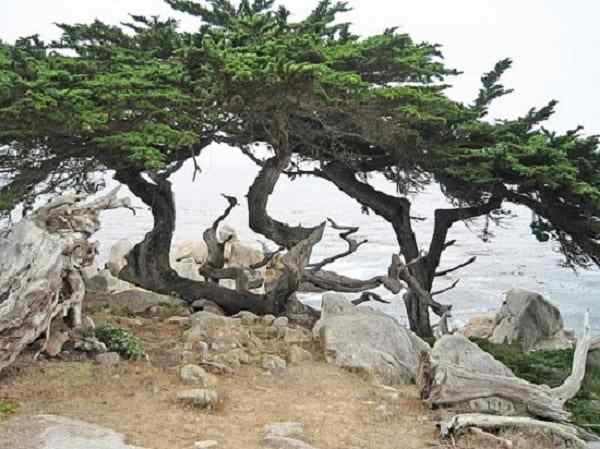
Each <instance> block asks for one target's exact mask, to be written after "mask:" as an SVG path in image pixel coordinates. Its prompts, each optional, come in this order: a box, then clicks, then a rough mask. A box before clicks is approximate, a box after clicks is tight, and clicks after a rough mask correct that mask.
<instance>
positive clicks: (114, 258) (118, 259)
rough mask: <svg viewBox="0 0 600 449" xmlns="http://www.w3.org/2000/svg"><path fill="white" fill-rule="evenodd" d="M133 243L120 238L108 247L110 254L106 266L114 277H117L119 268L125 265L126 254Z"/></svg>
mask: <svg viewBox="0 0 600 449" xmlns="http://www.w3.org/2000/svg"><path fill="white" fill-rule="evenodd" d="M134 246H135V243H133V242H132V241H131V240H128V239H121V240H119V241H118V242H117V243H115V244H114V245H113V246H112V247H111V248H110V255H109V256H108V262H107V263H106V268H107V269H108V270H110V272H111V274H112V275H113V276H114V277H119V273H120V272H121V270H122V269H123V268H124V267H125V265H127V259H126V258H127V254H129V252H130V251H131V250H132V249H133V247H134Z"/></svg>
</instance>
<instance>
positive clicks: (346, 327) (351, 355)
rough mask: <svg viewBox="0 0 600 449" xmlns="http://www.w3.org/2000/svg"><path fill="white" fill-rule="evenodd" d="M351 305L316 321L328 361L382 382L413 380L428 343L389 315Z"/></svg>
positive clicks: (428, 349) (394, 382)
mask: <svg viewBox="0 0 600 449" xmlns="http://www.w3.org/2000/svg"><path fill="white" fill-rule="evenodd" d="M324 302H325V295H324ZM350 305H351V308H348V307H346V306H342V307H341V308H340V307H336V308H335V310H334V313H333V315H332V314H326V317H325V318H324V319H321V320H320V322H319V323H317V325H318V327H319V334H320V338H321V345H322V348H323V351H324V355H325V359H326V360H327V362H328V363H331V364H334V365H337V366H341V367H345V368H350V369H356V370H361V371H366V372H368V373H370V374H372V375H373V376H374V377H375V378H376V379H377V380H378V381H379V382H381V383H383V384H385V385H394V384H407V383H410V382H412V380H413V379H414V377H415V374H416V369H417V365H418V357H419V354H420V353H421V351H430V348H429V346H428V345H427V343H425V342H424V341H423V340H421V339H420V338H419V337H417V336H416V335H415V334H413V333H412V332H411V331H410V330H408V329H406V328H405V327H403V326H401V325H400V324H399V323H398V322H397V321H396V320H395V319H394V318H392V317H390V316H387V315H385V314H383V313H381V312H378V311H374V310H371V309H369V308H359V307H354V306H353V305H352V304H350ZM317 325H315V327H317Z"/></svg>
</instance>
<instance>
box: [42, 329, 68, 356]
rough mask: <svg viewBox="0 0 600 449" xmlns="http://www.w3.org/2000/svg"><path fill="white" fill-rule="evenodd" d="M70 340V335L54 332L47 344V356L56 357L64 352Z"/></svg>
mask: <svg viewBox="0 0 600 449" xmlns="http://www.w3.org/2000/svg"><path fill="white" fill-rule="evenodd" d="M69 338H70V337H69V334H68V333H66V332H52V334H51V335H50V338H49V339H48V342H47V343H46V351H45V352H46V354H48V355H49V356H50V357H56V356H57V355H58V354H60V353H61V352H62V348H63V346H64V344H65V343H66V342H67V341H69Z"/></svg>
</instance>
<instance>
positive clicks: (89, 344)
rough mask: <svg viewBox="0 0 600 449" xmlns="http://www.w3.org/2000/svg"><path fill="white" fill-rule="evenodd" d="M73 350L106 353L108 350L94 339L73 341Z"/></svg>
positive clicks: (85, 338) (83, 338) (86, 338)
mask: <svg viewBox="0 0 600 449" xmlns="http://www.w3.org/2000/svg"><path fill="white" fill-rule="evenodd" d="M73 348H74V349H77V350H78V351H83V352H96V353H102V352H107V351H108V348H107V347H106V345H105V344H104V343H102V342H101V341H100V340H98V339H97V338H96V337H82V338H80V339H78V340H77V341H75V343H74V344H73Z"/></svg>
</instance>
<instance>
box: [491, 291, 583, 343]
mask: <svg viewBox="0 0 600 449" xmlns="http://www.w3.org/2000/svg"><path fill="white" fill-rule="evenodd" d="M495 321H496V325H495V328H494V332H493V334H492V336H491V338H490V341H492V342H493V343H509V344H510V343H515V344H518V345H519V346H520V347H521V349H522V350H523V351H532V350H536V349H540V348H544V349H564V348H569V347H572V345H573V340H571V339H569V338H568V334H567V333H565V332H564V325H563V320H562V316H561V314H560V311H559V310H558V308H557V307H556V306H554V305H553V304H551V303H550V302H548V301H547V300H546V299H544V297H543V296H542V295H540V294H538V293H533V292H529V291H527V290H519V289H514V290H510V291H509V292H507V293H506V299H505V301H504V303H503V304H502V307H501V308H500V310H499V311H498V313H497V314H496V319H495Z"/></svg>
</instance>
